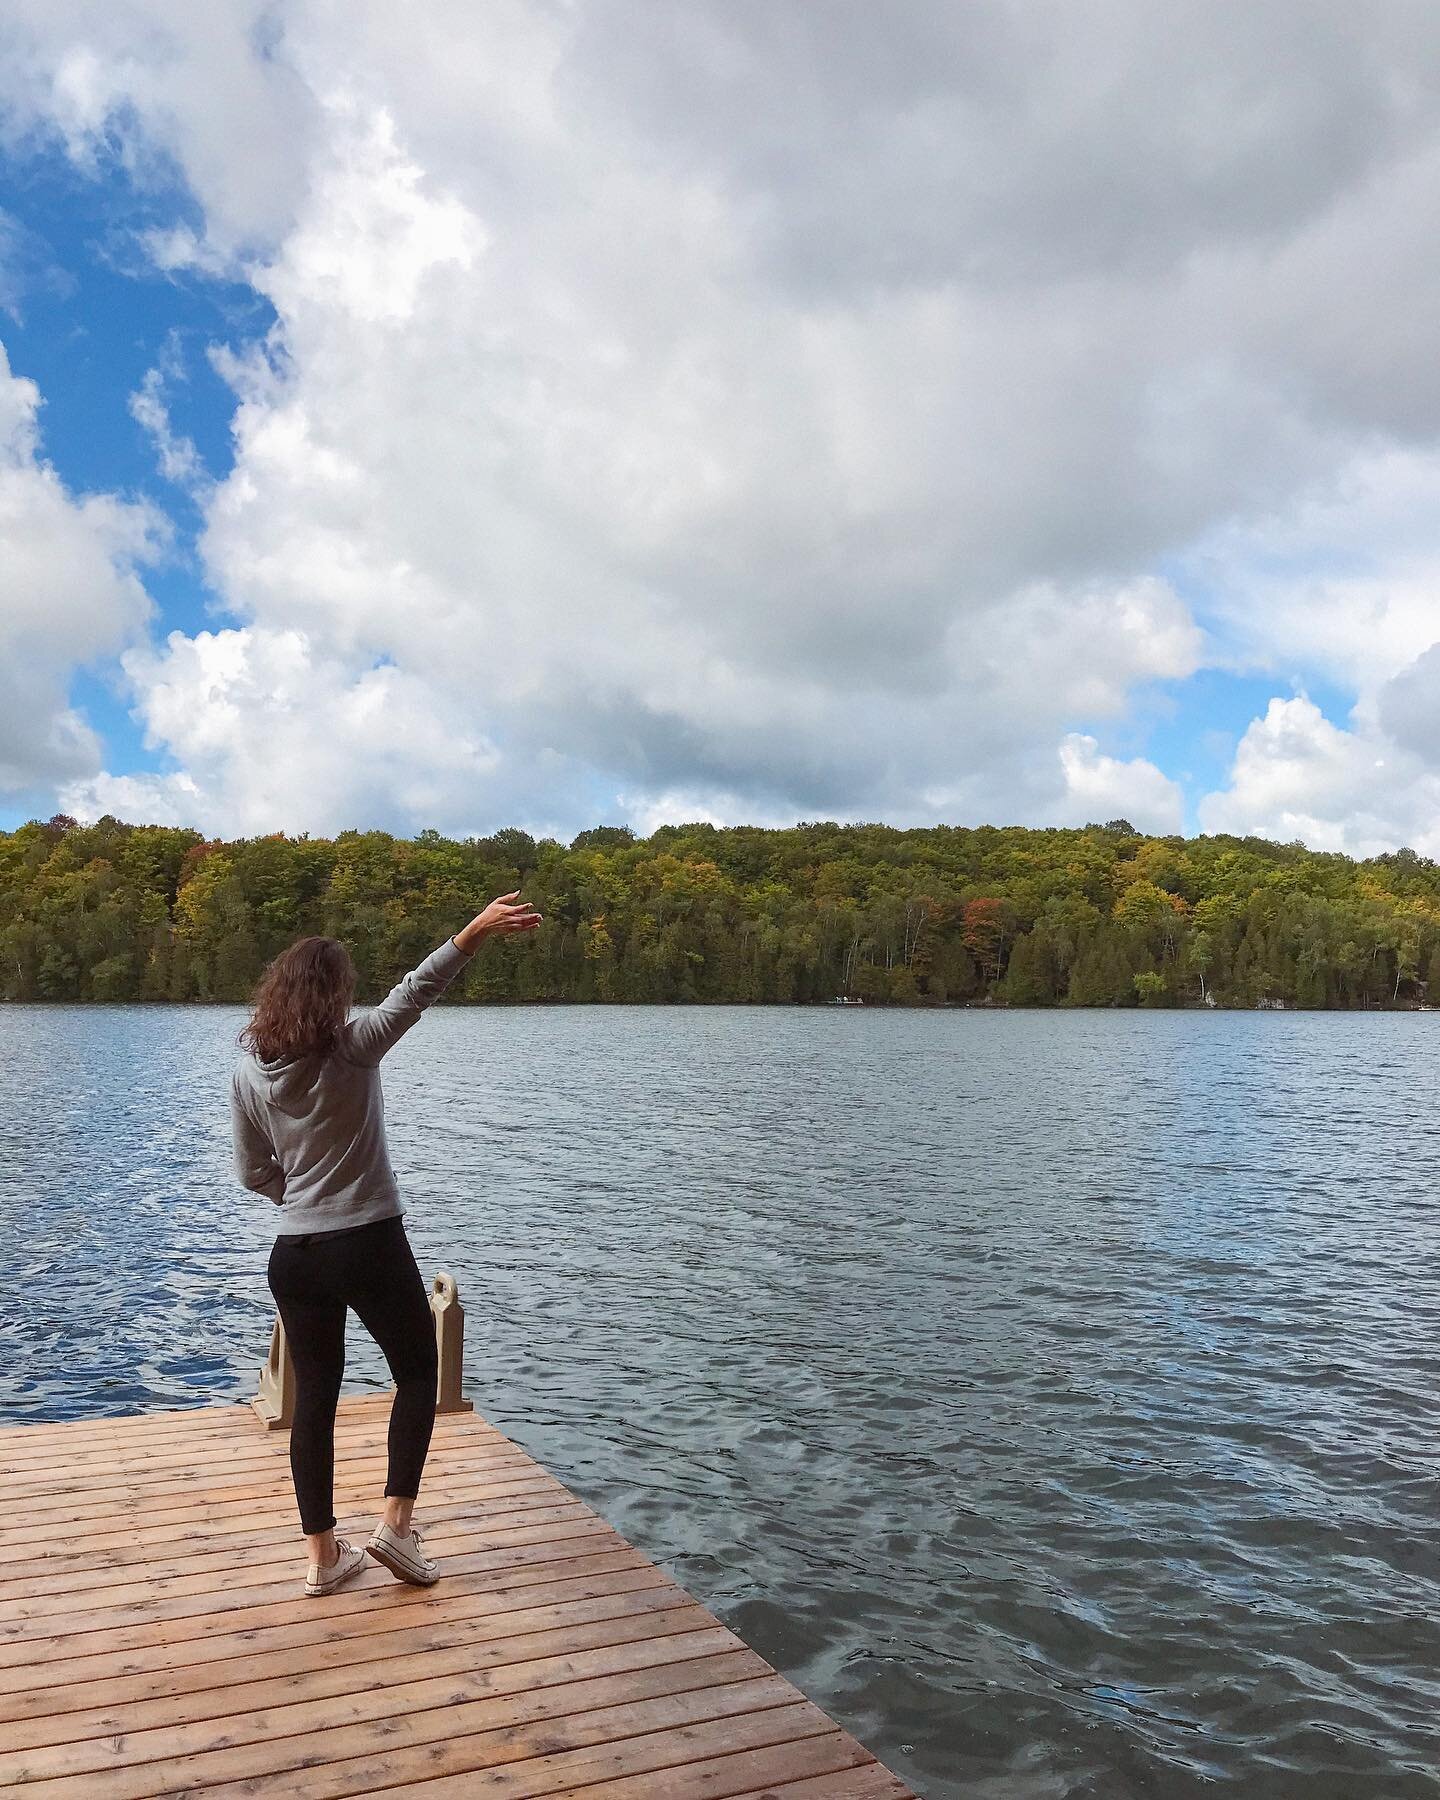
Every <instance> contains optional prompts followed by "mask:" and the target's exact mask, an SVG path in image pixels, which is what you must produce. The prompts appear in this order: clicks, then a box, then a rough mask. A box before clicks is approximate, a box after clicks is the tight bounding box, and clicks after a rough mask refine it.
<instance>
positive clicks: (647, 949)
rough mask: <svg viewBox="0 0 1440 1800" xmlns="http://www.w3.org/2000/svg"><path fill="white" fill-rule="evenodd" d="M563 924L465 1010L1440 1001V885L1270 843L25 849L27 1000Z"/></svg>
mask: <svg viewBox="0 0 1440 1800" xmlns="http://www.w3.org/2000/svg"><path fill="white" fill-rule="evenodd" d="M514 888H521V889H523V891H524V893H525V895H526V897H527V898H528V899H530V900H532V901H533V902H534V903H535V904H536V905H537V906H539V908H540V909H541V911H542V912H543V913H544V914H545V924H544V925H543V926H542V928H541V929H540V931H539V932H538V933H536V934H535V936H534V938H531V939H527V940H526V941H524V942H522V943H517V942H508V941H497V942H495V943H492V944H490V945H488V946H487V947H486V948H485V949H484V950H482V952H481V953H480V955H479V956H478V957H477V958H476V959H475V961H474V963H472V964H471V966H470V968H469V969H468V970H467V971H466V973H465V975H464V977H463V978H462V980H461V981H460V982H459V983H458V984H457V989H456V991H457V992H458V993H459V994H460V995H461V996H463V997H468V998H470V999H473V1000H490V1001H533V1000H544V1001H642V1002H686V1001H743V1002H767V1001H768V1002H797V1001H798V1002H806V1001H828V1000H831V999H833V998H834V997H836V996H838V995H846V996H853V997H856V998H859V999H863V1000H866V1001H869V1002H872V1003H874V1002H880V1003H884V1004H893V1005H905V1006H915V1005H936V1004H947V1003H948V1004H956V1003H969V1004H976V1003H982V1004H983V1003H998V1004H1011V1005H1020V1006H1048V1005H1071V1006H1137V1005H1144V1006H1192V1005H1207V1004H1208V1005H1219V1006H1227V1007H1228V1006H1241V1007H1254V1006H1258V1005H1276V1004H1284V1005H1287V1006H1301V1007H1382V1006H1397V1005H1400V1006H1404V1005H1414V1004H1416V1003H1418V1002H1421V1001H1423V1000H1424V997H1425V995H1426V992H1427V990H1432V989H1433V990H1434V991H1435V993H1436V995H1437V998H1440V867H1437V865H1436V864H1435V863H1434V862H1432V861H1430V860H1429V859H1428V858H1424V857H1420V856H1417V855H1416V854H1415V852H1414V851H1412V850H1398V851H1396V852H1394V853H1393V854H1391V855H1386V856H1379V857H1375V858H1372V859H1371V860H1369V861H1365V862H1357V861H1354V860H1352V859H1351V858H1349V857H1345V856H1339V855H1331V854H1324V853H1319V852H1315V851H1310V850H1306V849H1305V848H1304V847H1303V846H1301V845H1299V844H1274V843H1269V842H1266V841H1264V840H1263V839H1259V838H1231V837H1201V838H1190V839H1186V838H1179V837H1163V838H1157V837H1147V836H1145V835H1143V834H1141V833H1139V832H1137V831H1135V830H1134V828H1133V827H1132V826H1131V825H1129V824H1128V823H1127V821H1125V820H1123V819H1115V820H1111V821H1110V822H1109V823H1108V824H1104V825H1100V824H1096V825H1088V826H1086V827H1085V828H1084V829H1083V830H1064V831H1061V830H1045V831H1040V830H1027V829H1024V828H1021V827H1004V828H1001V827H979V828H975V829H970V828H963V827H958V826H946V825H939V826H932V827H928V828H925V829H918V830H913V831H904V830H896V829H892V828H891V827H888V826H884V825H837V824H829V823H816V824H802V825H797V826H795V827H794V828H793V829H788V830H764V829H761V828H758V827H753V826H734V827H729V828H724V829H721V828H718V827H715V826H711V825H704V824H700V825H666V826H662V827H660V829H658V830H656V831H654V832H652V833H651V835H650V836H649V837H647V838H643V839H642V838H636V837H634V836H633V835H632V834H631V833H630V832H629V831H627V830H625V829H623V828H620V827H611V826H602V827H598V828H596V829H594V830H591V831H582V832H581V833H580V835H579V836H578V837H577V838H575V840H574V841H573V842H572V843H570V844H568V845H567V844H561V843H557V842H555V841H554V840H553V839H548V838H544V839H541V840H539V841H538V842H537V841H536V840H535V839H534V838H532V837H529V836H528V835H527V834H526V833H525V832H523V831H517V830H503V831H497V832H495V833H494V834H493V836H490V837H477V838H466V839H463V840H460V841H456V840H453V839H449V838H444V837H441V836H440V835H439V834H438V833H436V832H433V831H425V832H421V833H420V835H419V836H418V837H415V838H408V839H404V838H395V837H392V836H390V835H389V834H387V833H385V832H382V831H345V832H341V833H340V834H339V836H337V837H335V838H312V837H308V836H301V837H287V836H283V835H280V834H276V835H275V836H270V837H257V838H245V839H239V840H237V841H235V842H221V841H217V840H214V839H207V838H205V837H202V836H201V834H200V833H198V832H195V831H186V830H178V829H174V828H172V827H168V826H158V825H127V824H122V823H121V822H120V821H118V820H116V819H113V818H105V819H101V820H100V821H99V823H98V824H94V825H88V826H81V825H78V824H77V823H76V822H75V821H74V820H73V819H70V818H66V817H64V816H57V817H55V818H53V819H50V820H48V821H46V822H44V823H41V822H39V821H36V822H32V823H30V824H27V825H22V826H21V827H20V828H19V829H18V830H16V831H11V832H5V833H0V995H3V996H4V998H6V999H8V1000H174V1001H184V1000H226V1001H234V1000H243V999H244V998H245V997H246V996H247V995H248V993H249V992H250V990H251V988H252V986H253V984H254V982H255V980H256V978H257V976H258V975H259V973H260V971H261V969H262V968H263V967H264V964H265V963H266V961H267V960H268V959H269V958H270V957H271V956H273V955H274V954H275V953H276V952H277V951H279V950H281V949H283V947H284V946H285V945H286V944H288V943H289V942H290V941H291V940H292V939H294V938H295V937H297V936H300V935H302V934H306V933H311V932H316V933H324V934H328V935H331V936H334V937H338V938H342V939H343V940H344V941H345V943H346V944H347V945H349V947H350V950H351V953H352V955H353V956H354V958H355V962H356V964H357V966H358V969H359V972H360V984H361V986H360V998H361V999H362V1000H363V999H372V1000H373V999H375V998H376V997H378V996H379V995H380V994H382V993H383V992H384V991H385V990H386V989H387V988H388V987H389V986H390V985H391V984H392V982H393V981H394V980H395V979H396V977H397V976H398V975H399V974H401V973H403V971H404V970H405V969H407V968H409V967H411V966H412V965H413V964H415V963H416V962H418V961H419V960H420V959H421V957H422V956H424V955H425V954H426V952H428V951H429V950H430V949H432V948H433V947H434V946H435V945H436V944H437V943H439V942H440V941H441V940H442V939H443V938H445V937H446V936H448V935H449V933H451V932H452V931H454V930H456V929H457V928H458V926H459V925H460V924H461V923H463V921H464V920H466V919H467V918H469V917H470V916H471V915H472V914H473V913H474V912H476V911H477V910H478V909H479V908H480V907H481V906H482V905H483V904H484V903H485V902H486V901H488V900H490V899H491V898H493V896H495V895H496V894H500V893H505V892H508V891H509V890H511V889H514Z"/></svg>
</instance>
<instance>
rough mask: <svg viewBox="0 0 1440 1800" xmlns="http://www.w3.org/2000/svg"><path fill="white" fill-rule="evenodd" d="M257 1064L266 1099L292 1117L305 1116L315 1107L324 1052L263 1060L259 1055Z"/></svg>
mask: <svg viewBox="0 0 1440 1800" xmlns="http://www.w3.org/2000/svg"><path fill="white" fill-rule="evenodd" d="M255 1067H256V1068H257V1069H258V1070H259V1073H260V1086H261V1088H262V1090H263V1091H264V1094H265V1097H266V1099H267V1100H268V1101H269V1102H270V1104H271V1105H272V1106H273V1107H275V1108H276V1109H277V1110H278V1111H280V1112H283V1113H288V1114H289V1116H290V1117H291V1118H292V1119H303V1118H306V1117H308V1115H309V1114H310V1113H311V1112H313V1111H314V1108H315V1103H316V1101H317V1099H318V1098H319V1095H320V1072H321V1070H322V1069H323V1068H324V1067H325V1058H324V1057H323V1056H314V1055H311V1056H294V1057H282V1058H281V1059H280V1061H278V1062H261V1061H260V1059H259V1057H258V1056H257V1057H256V1058H255Z"/></svg>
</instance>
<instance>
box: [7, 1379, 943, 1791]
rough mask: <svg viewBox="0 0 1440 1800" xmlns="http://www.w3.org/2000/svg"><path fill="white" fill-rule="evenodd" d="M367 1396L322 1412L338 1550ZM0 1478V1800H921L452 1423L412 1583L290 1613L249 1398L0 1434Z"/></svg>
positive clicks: (262, 1444)
mask: <svg viewBox="0 0 1440 1800" xmlns="http://www.w3.org/2000/svg"><path fill="white" fill-rule="evenodd" d="M389 1404H390V1396H389V1395H388V1394H373V1393H372V1394H365V1395H359V1396H355V1397H352V1398H348V1399H346V1400H343V1401H342V1402H341V1408H340V1414H339V1416H338V1418H337V1422H336V1435H335V1445H336V1466H335V1495H336V1515H337V1519H338V1521H339V1523H338V1526H337V1530H338V1531H339V1533H340V1534H341V1535H342V1536H348V1537H349V1538H350V1539H351V1541H352V1542H357V1543H364V1541H365V1539H366V1538H367V1537H368V1535H369V1531H370V1529H371V1527H372V1525H373V1523H374V1521H375V1519H376V1517H377V1516H378V1508H379V1505H380V1499H379V1496H380V1490H381V1488H382V1487H383V1484H384V1475H385V1458H384V1437H385V1426H386V1421H387V1418H388V1413H389ZM0 1475H3V1477H4V1480H5V1483H6V1487H7V1491H8V1492H9V1493H10V1494H11V1495H12V1498H13V1499H14V1500H15V1501H17V1502H18V1505H14V1506H12V1508H11V1510H10V1512H9V1514H8V1520H9V1522H8V1523H7V1524H6V1526H5V1527H4V1528H0V1792H4V1793H7V1794H8V1793H16V1794H33V1795H34V1796H36V1800H62V1797H64V1800H68V1797H70V1796H74V1797H75V1800H160V1797H161V1796H175V1797H178V1796H180V1795H182V1794H183V1795H190V1796H195V1797H201V1796H203V1797H204V1800H238V1797H239V1796H241V1795H244V1796H247V1797H249V1796H256V1795H274V1796H277V1797H278V1796H281V1795H283V1796H286V1800H341V1797H342V1796H347V1795H361V1794H372V1793H384V1794H386V1795H387V1796H392V1797H394V1800H399V1797H401V1796H414V1797H415V1800H447V1797H449V1796H452V1795H453V1796H459V1795H465V1796H471V1795H484V1796H493V1797H494V1800H502V1797H505V1796H522V1795H526V1796H529V1795H533V1796H536V1797H537V1800H538V1797H539V1796H541V1795H549V1796H566V1795H570V1796H577V1797H579V1796H584V1800H702V1796H703V1797H704V1800H725V1797H726V1796H732V1797H733V1800H760V1797H761V1796H769V1797H771V1800H914V1796H913V1795H911V1793H910V1790H909V1789H908V1788H906V1787H905V1785H904V1784H903V1783H902V1782H901V1781H900V1780H899V1778H898V1777H897V1776H895V1775H893V1774H891V1773H890V1772H889V1771H888V1770H886V1769H885V1768H883V1767H882V1766H881V1765H880V1764H879V1763H878V1762H877V1761H876V1760H875V1758H874V1757H873V1756H872V1755H871V1754H870V1752H869V1751H867V1750H866V1749H865V1748H864V1747H863V1746H862V1745H860V1744H858V1743H857V1742H856V1741H855V1739H854V1738H852V1737H851V1736H849V1734H848V1733H846V1732H844V1731H843V1730H841V1729H840V1728H839V1727H838V1726H837V1725H836V1724H835V1722H834V1720H832V1719H829V1718H827V1717H826V1716H825V1714H824V1713H822V1712H821V1711H820V1710H819V1709H818V1708H817V1707H815V1706H813V1705H811V1704H810V1702H809V1701H808V1700H806V1699H805V1697H804V1695H802V1694H801V1693H800V1692H799V1691H798V1689H796V1688H795V1687H794V1686H793V1685H792V1684H791V1683H790V1682H788V1681H787V1680H786V1679H785V1678H784V1677H783V1676H781V1675H779V1674H777V1673H776V1672H775V1671H774V1670H772V1669H771V1668H770V1667H769V1666H768V1665H767V1664H766V1663H765V1662H764V1661H763V1660H762V1659H761V1658H760V1657H759V1656H757V1655H756V1654H755V1652H754V1651H753V1650H750V1649H749V1648H747V1646H746V1645H745V1644H743V1643H742V1642H741V1641H740V1639H739V1638H737V1637H736V1636H735V1635H734V1633H733V1632H730V1631H729V1630H727V1629H726V1628H725V1627H724V1626H723V1625H722V1624H721V1623H720V1622H719V1620H718V1619H716V1618H715V1617H714V1615H713V1614H711V1613H709V1612H707V1611H706V1609H705V1608H704V1607H703V1606H701V1605H699V1604H698V1603H697V1602H696V1601H695V1600H693V1599H692V1598H691V1597H690V1596H689V1595H688V1594H687V1593H685V1591H684V1590H683V1589H682V1588H680V1587H679V1586H677V1585H676V1583H675V1582H674V1581H672V1580H671V1579H670V1577H669V1576H668V1575H666V1574H665V1573H664V1571H663V1570H661V1569H659V1568H657V1567H656V1566H655V1565H654V1564H653V1563H652V1562H650V1561H649V1560H648V1559H647V1558H646V1557H645V1556H644V1555H642V1554H641V1552H639V1551H638V1550H636V1549H634V1548H633V1547H632V1546H631V1545H630V1544H627V1543H626V1542H625V1540H624V1539H623V1538H622V1537H620V1535H619V1534H618V1533H617V1532H616V1531H615V1530H613V1528H612V1527H611V1526H610V1525H608V1524H607V1523H606V1522H605V1520H603V1519H602V1518H600V1517H599V1516H598V1515H597V1514H596V1513H595V1512H594V1511H593V1510H592V1509H591V1508H590V1507H588V1506H586V1505H585V1504H584V1502H583V1501H581V1500H578V1499H576V1498H575V1497H574V1496H573V1495H572V1494H570V1493H569V1492H568V1491H567V1490H566V1489H565V1488H564V1487H563V1486H562V1485H561V1483H560V1482H558V1481H557V1480H556V1479H555V1477H554V1476H553V1475H551V1474H550V1473H549V1472H548V1471H547V1470H545V1469H542V1468H541V1467H540V1466H539V1465H538V1464H536V1463H535V1462H534V1461H533V1460H532V1459H531V1458H530V1457H529V1456H528V1455H527V1454H526V1453H525V1451H523V1450H522V1449H521V1448H520V1447H519V1446H518V1445H516V1444H514V1443H512V1442H511V1441H510V1440H509V1439H507V1438H506V1437H504V1436H503V1435H502V1434H501V1433H500V1432H498V1431H496V1430H495V1428H494V1427H493V1426H491V1425H490V1424H488V1423H487V1422H486V1421H485V1420H484V1419H481V1418H479V1417H478V1416H476V1415H475V1414H469V1413H462V1414H449V1415H445V1416H442V1417H441V1418H440V1419H438V1420H437V1421H436V1429H435V1436H434V1439H433V1443H432V1448H431V1453H430V1460H429V1462H428V1463H427V1466H426V1478H425V1486H424V1490H423V1492H422V1495H421V1500H420V1504H419V1507H418V1509H417V1516H418V1518H419V1521H420V1523H421V1524H422V1526H423V1527H424V1528H425V1532H426V1543H427V1547H428V1548H429V1549H430V1551H431V1552H432V1554H434V1555H436V1556H437V1557H438V1558H439V1559H440V1561H441V1565H442V1568H443V1571H444V1573H443V1576H442V1579H441V1580H440V1581H439V1582H438V1583H437V1584H436V1585H435V1586H434V1587H431V1588H411V1587H407V1586H405V1585H404V1584H403V1583H399V1582H396V1581H394V1580H393V1579H392V1578H391V1576H390V1575H389V1574H388V1573H387V1572H386V1571H385V1570H384V1569H382V1568H380V1567H379V1566H378V1565H375V1564H370V1563H367V1565H366V1567H365V1569H364V1570H363V1571H362V1573H361V1574H360V1575H359V1576H357V1577H356V1578H355V1579H354V1580H353V1581H351V1582H349V1583H347V1584H346V1586H345V1587H343V1588H341V1589H340V1590H339V1591H338V1592H337V1593H335V1594H333V1595H330V1596H329V1597H327V1598H325V1599H323V1600H311V1599H307V1598H306V1597H305V1596H304V1595H303V1593H302V1591H301V1587H302V1582H303V1577H304V1561H305V1552H304V1545H303V1542H302V1540H301V1537H300V1532H299V1525H298V1522H297V1519H296V1514H295V1501H294V1493H293V1490H292V1487H291V1483H290V1469H289V1440H288V1436H287V1434H285V1433H283V1432H267V1431H265V1430H264V1428H263V1427H262V1426H261V1425H260V1423H259V1421H258V1420H257V1419H256V1418H255V1416H254V1414H253V1413H252V1412H251V1410H250V1408H249V1407H248V1406H246V1407H242V1406H233V1405H232V1406H216V1407H202V1408H194V1409H188V1410H186V1411H183V1412H170V1413H152V1414H145V1415H140V1416H137V1417H136V1418H122V1419H97V1420H85V1421H79V1422H77V1423H75V1424H72V1425H18V1426H7V1427H3V1428H0ZM27 1514H28V1515H29V1516H30V1517H32V1518H37V1517H43V1521H44V1527H43V1530H41V1529H37V1527H36V1526H34V1525H30V1524H27V1523H25V1522H24V1520H25V1518H26V1515H27Z"/></svg>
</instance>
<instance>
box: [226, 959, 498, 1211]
mask: <svg viewBox="0 0 1440 1800" xmlns="http://www.w3.org/2000/svg"><path fill="white" fill-rule="evenodd" d="M471 954H472V953H470V952H467V951H464V950H461V949H459V948H458V947H457V946H456V944H455V943H454V941H453V940H452V939H447V940H446V942H445V943H443V944H442V945H441V946H440V947H439V949H437V950H435V951H432V953H431V954H430V955H429V956H427V957H426V958H425V960H424V962H422V963H421V964H420V965H419V967H418V968H416V969H413V970H412V971H411V972H410V974H408V975H407V976H406V977H405V978H404V980H403V981H401V982H399V983H397V984H396V986H395V987H394V988H392V989H391V991H390V993H389V994H387V995H386V997H385V999H384V1000H382V1001H381V1002H380V1004H379V1005H378V1006H376V1007H373V1008H371V1009H370V1010H369V1011H368V1012H363V1013H360V1014H358V1015H357V1016H356V1017H355V1018H353V1019H349V1020H347V1021H346V1023H345V1024H344V1026H343V1027H342V1028H341V1030H340V1031H339V1033H338V1034H337V1036H336V1042H335V1047H334V1049H333V1050H331V1051H329V1052H328V1053H324V1054H321V1053H316V1052H311V1053H308V1054H304V1055H300V1056H291V1057H280V1058H277V1059H276V1060H274V1061H263V1060H261V1059H260V1058H259V1057H258V1056H255V1055H250V1056H244V1057H242V1058H241V1059H240V1061H239V1063H237V1065H236V1067H235V1072H234V1075H233V1076H232V1078H231V1084H230V1101H231V1118H232V1123H233V1125H234V1137H235V1172H236V1174H237V1175H238V1177H239V1179H240V1181H241V1182H242V1183H243V1184H244V1186H246V1187H247V1188H250V1189H251V1190H252V1191H253V1192H255V1193H258V1194H264V1195H265V1196H266V1197H267V1198H268V1199H271V1200H273V1201H274V1202H275V1203H276V1204H277V1205H278V1206H280V1207H281V1208H282V1216H281V1219H280V1223H279V1227H278V1229H279V1233H280V1235H281V1236H282V1237H283V1236H293V1235H299V1234H302V1233H308V1232H314V1231H336V1230H341V1229H343V1228H345V1227H347V1226H351V1225H368V1224H369V1223H370V1222H371V1221H372V1220H375V1219H385V1218H390V1217H392V1216H394V1215H396V1214H399V1213H402V1212H403V1211H404V1208H403V1207H402V1206H401V1204H400V1191H399V1188H398V1187H397V1185H396V1181H395V1174H394V1171H393V1170H392V1169H391V1167H390V1156H389V1152H388V1150H387V1148H386V1144H385V1106H384V1100H383V1097H382V1095H381V1091H380V1066H379V1065H380V1060H381V1058H382V1057H383V1056H384V1055H385V1053H386V1051H387V1050H389V1049H391V1048H392V1047H393V1046H394V1045H395V1044H396V1043H397V1042H398V1041H399V1039H400V1038H401V1037H403V1036H404V1034H405V1033H406V1032H407V1031H408V1030H409V1029H410V1027H411V1026H412V1025H413V1024H414V1023H415V1021H416V1020H417V1019H418V1018H419V1017H420V1015H421V1013H422V1012H424V1010H425V1009H426V1007H428V1006H429V1005H430V1004H431V1003H432V1002H433V1001H435V1000H437V999H438V998H439V997H440V995H441V994H442V993H444V991H445V989H446V988H447V987H448V986H449V985H450V983H451V982H452V981H453V980H454V979H455V977H456V976H457V975H458V974H459V973H460V971H461V970H462V969H463V968H464V967H465V965H466V964H467V963H468V962H469V961H470V955H471Z"/></svg>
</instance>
